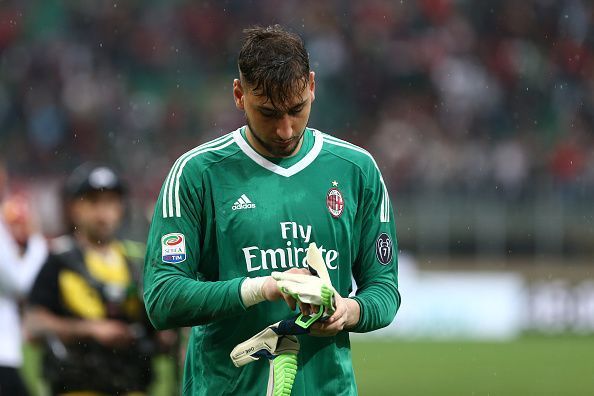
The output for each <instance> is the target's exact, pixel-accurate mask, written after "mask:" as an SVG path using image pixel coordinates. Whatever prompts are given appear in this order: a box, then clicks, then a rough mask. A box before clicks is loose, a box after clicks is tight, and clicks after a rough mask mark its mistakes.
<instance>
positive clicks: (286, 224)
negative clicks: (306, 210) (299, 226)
mask: <svg viewBox="0 0 594 396" xmlns="http://www.w3.org/2000/svg"><path fill="white" fill-rule="evenodd" d="M280 226H281V235H282V237H283V239H288V237H287V231H288V230H289V227H290V228H291V230H292V234H293V236H292V238H296V235H295V234H296V233H297V230H296V227H295V223H293V222H283V223H280Z"/></svg>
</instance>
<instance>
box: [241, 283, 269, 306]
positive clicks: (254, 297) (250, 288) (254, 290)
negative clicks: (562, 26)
mask: <svg viewBox="0 0 594 396" xmlns="http://www.w3.org/2000/svg"><path fill="white" fill-rule="evenodd" d="M264 282H266V277H265V276H258V277H256V278H246V279H245V280H244V281H243V283H242V284H241V299H242V301H243V305H245V307H246V308H247V307H251V306H252V305H256V304H258V303H261V302H262V301H264V300H265V298H264V294H263V293H262V286H263V285H264Z"/></svg>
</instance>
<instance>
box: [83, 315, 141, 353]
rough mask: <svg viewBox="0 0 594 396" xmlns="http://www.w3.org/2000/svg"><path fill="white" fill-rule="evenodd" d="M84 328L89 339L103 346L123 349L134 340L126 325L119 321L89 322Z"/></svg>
mask: <svg viewBox="0 0 594 396" xmlns="http://www.w3.org/2000/svg"><path fill="white" fill-rule="evenodd" d="M86 326H87V329H88V333H89V335H90V337H91V338H92V339H94V340H95V341H97V342H98V343H99V344H101V345H103V346H107V347H123V346H126V345H129V343H130V342H131V341H132V339H133V338H134V337H133V334H132V331H131V329H130V327H129V326H128V324H126V323H124V322H121V321H119V320H90V321H88V322H87V323H86Z"/></svg>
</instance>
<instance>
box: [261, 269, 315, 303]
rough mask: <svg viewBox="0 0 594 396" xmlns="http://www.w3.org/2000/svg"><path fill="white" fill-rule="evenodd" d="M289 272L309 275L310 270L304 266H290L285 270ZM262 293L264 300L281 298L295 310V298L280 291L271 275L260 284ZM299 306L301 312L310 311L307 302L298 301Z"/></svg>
mask: <svg viewBox="0 0 594 396" xmlns="http://www.w3.org/2000/svg"><path fill="white" fill-rule="evenodd" d="M286 273H289V274H301V275H310V272H309V271H308V270H307V269H305V268H291V269H290V270H288V271H286ZM262 295H263V296H264V298H265V299H266V301H277V300H280V299H281V298H282V299H283V300H285V302H286V303H287V305H288V306H289V308H291V310H295V308H296V307H297V304H298V301H297V300H295V299H294V298H293V297H292V296H291V295H289V294H286V293H283V292H281V291H280V288H279V287H278V285H277V282H276V280H274V278H273V277H272V276H268V277H267V279H266V281H265V282H264V285H262ZM299 308H300V309H301V312H304V313H305V312H312V310H311V307H310V306H309V304H302V303H299Z"/></svg>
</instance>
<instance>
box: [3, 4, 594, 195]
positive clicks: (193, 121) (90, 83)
mask: <svg viewBox="0 0 594 396" xmlns="http://www.w3.org/2000/svg"><path fill="white" fill-rule="evenodd" d="M0 19H1V20H2V24H1V26H0V54H1V64H0V142H1V144H0V155H1V156H3V157H5V161H6V162H7V163H8V166H9V168H10V171H11V174H13V175H14V177H15V178H17V179H19V178H21V179H24V180H29V179H28V178H39V177H43V178H47V177H50V178H51V177H57V178H60V177H63V176H64V174H65V171H66V170H68V169H71V168H72V167H73V166H75V165H77V164H79V163H81V162H83V161H84V160H89V159H91V160H101V161H107V162H109V163H111V164H114V165H116V166H118V167H120V168H122V169H125V173H126V176H127V177H128V178H129V179H130V180H134V181H135V185H134V186H133V192H134V193H135V194H136V196H138V197H143V199H146V200H151V199H153V198H154V196H155V193H156V192H157V191H158V189H159V187H160V185H161V182H162V180H163V177H164V175H165V173H166V171H167V169H168V167H169V166H170V164H171V162H172V161H173V160H174V159H175V158H176V157H177V156H178V155H179V154H181V153H182V152H183V151H185V150H186V149H187V147H193V146H195V145H197V144H199V143H201V142H203V141H205V140H207V139H210V138H213V137H215V136H218V135H220V134H222V133H224V132H227V131H230V130H232V129H235V128H236V127H237V126H239V125H242V124H243V115H242V114H241V113H240V112H238V111H237V110H236V109H235V108H234V106H233V102H232V97H231V83H232V78H233V77H235V76H236V75H237V71H236V53H237V48H238V45H239V41H240V38H241V30H242V28H244V27H247V26H249V25H252V24H270V23H281V24H284V25H286V26H287V27H289V28H290V29H292V30H294V31H296V32H298V33H300V34H302V35H303V36H304V38H305V40H306V46H307V48H308V51H309V53H310V58H311V66H312V69H313V70H315V71H316V72H317V74H316V78H317V83H318V85H317V89H318V94H317V95H316V104H315V106H314V109H313V114H312V120H311V122H310V124H311V125H312V126H314V127H316V128H318V129H322V130H325V131H326V132H329V133H331V134H334V135H336V136H338V137H343V138H346V139H349V140H351V141H353V142H355V143H357V144H359V145H361V146H363V147H365V148H367V149H369V150H370V151H371V152H372V153H373V154H374V155H375V156H376V157H377V160H378V162H379V163H380V165H381V167H382V168H383V171H384V174H385V175H386V179H388V184H389V186H390V188H391V189H392V190H394V191H403V192H404V191H410V192H412V193H413V194H414V193H416V192H425V191H446V192H447V191H455V192H463V193H464V192H468V193H476V192H484V191H488V192H489V191H491V192H493V193H497V192H501V191H503V192H504V193H505V194H506V196H508V197H512V198H513V197H516V196H523V195H525V194H526V192H527V191H534V190H537V191H538V190H539V189H541V188H559V189H560V190H561V191H565V192H569V193H570V194H569V195H571V194H573V195H575V194H576V193H577V194H583V193H585V194H589V193H591V192H592V190H594V155H593V153H594V136H593V134H592V131H593V126H594V122H593V120H594V28H593V26H594V24H593V22H594V7H593V6H592V4H591V3H590V2H587V1H583V0H564V1H551V0H527V1H523V2H517V1H514V0H504V1H481V2H476V1H470V0H456V1H455V0H422V1H405V0H402V1H392V0H370V1H364V2H362V1H350V0H332V1H324V2H319V1H299V2H276V1H272V0H263V1H216V2H215V1H201V2H193V1H183V0H180V1H172V2H158V1H139V0H134V1H125V2H120V1H109V2H104V1H102V2H96V1H55V0H51V1H49V0H48V1H43V2H42V1H32V0H19V1H15V0H12V1H11V0H9V1H4V2H2V4H1V5H0Z"/></svg>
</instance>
